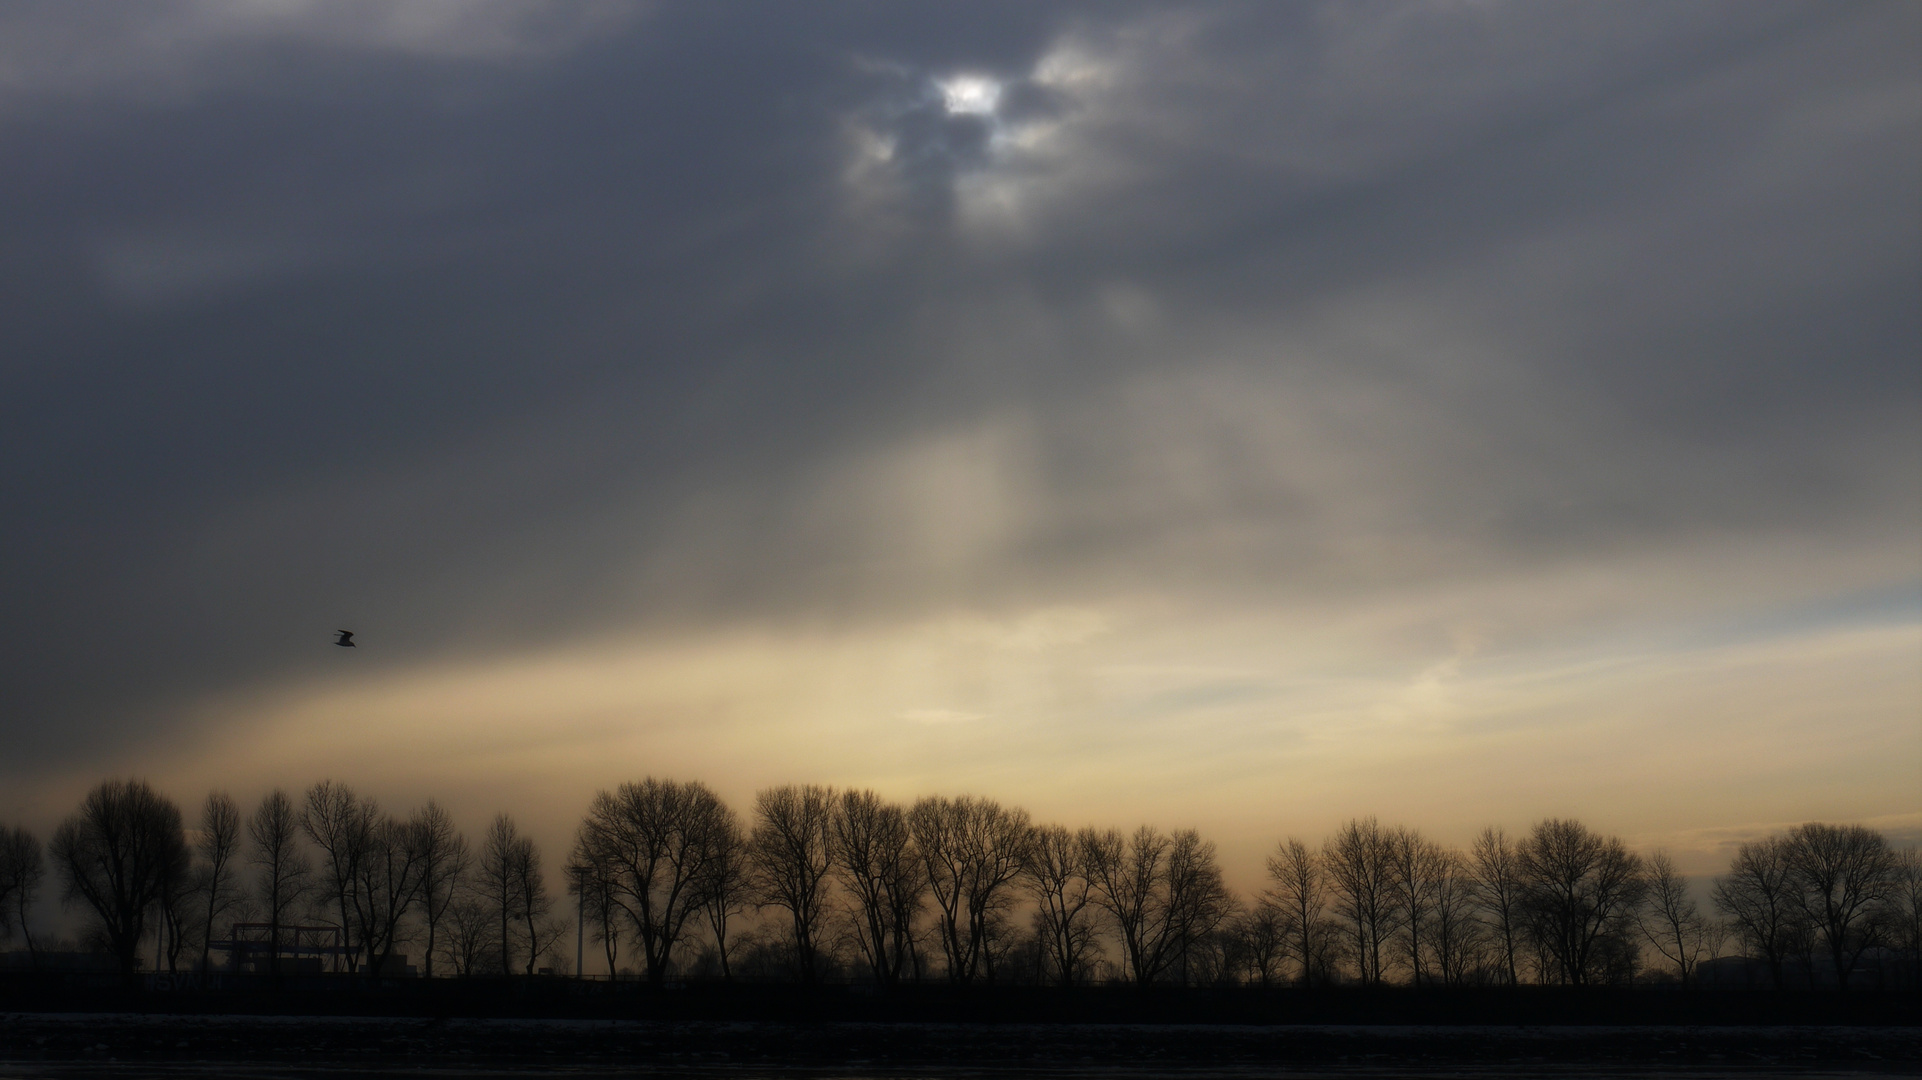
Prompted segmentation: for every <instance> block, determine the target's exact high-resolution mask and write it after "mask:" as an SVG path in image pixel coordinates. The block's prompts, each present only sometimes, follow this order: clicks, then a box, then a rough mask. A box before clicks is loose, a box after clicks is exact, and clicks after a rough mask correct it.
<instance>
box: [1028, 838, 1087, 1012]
mask: <svg viewBox="0 0 1922 1080" xmlns="http://www.w3.org/2000/svg"><path fill="white" fill-rule="evenodd" d="M1084 834H1085V835H1084ZM1095 835H1096V834H1095V831H1094V830H1093V829H1082V830H1081V833H1080V834H1076V833H1071V832H1069V831H1068V830H1067V829H1066V828H1064V827H1062V826H1060V825H1043V826H1040V827H1038V828H1036V829H1035V830H1034V833H1033V835H1032V837H1031V838H1030V841H1029V848H1028V858H1027V862H1026V865H1025V866H1024V867H1023V872H1024V877H1025V878H1026V881H1027V885H1028V892H1029V893H1030V894H1031V895H1032V896H1033V897H1034V899H1035V904H1036V911H1035V913H1034V930H1035V934H1036V936H1037V937H1038V938H1039V940H1040V943H1041V949H1042V958H1043V960H1044V961H1045V963H1046V965H1047V967H1048V968H1049V969H1051V970H1052V972H1053V974H1054V978H1055V980H1056V981H1057V982H1059V983H1060V984H1061V985H1062V986H1074V985H1076V984H1077V983H1081V982H1084V981H1086V979H1087V977H1088V974H1089V968H1090V967H1091V966H1092V965H1093V962H1094V960H1095V959H1096V958H1097V957H1098V956H1099V954H1100V949H1101V942H1100V938H1099V935H1098V933H1097V931H1096V926H1095V915H1096V914H1097V913H1098V912H1099V911H1100V908H1099V907H1098V905H1096V904H1095V898H1094V880H1093V878H1092V877H1090V876H1089V872H1088V871H1089V867H1088V857H1089V854H1090V852H1091V851H1092V850H1093V847H1094V843H1095Z"/></svg>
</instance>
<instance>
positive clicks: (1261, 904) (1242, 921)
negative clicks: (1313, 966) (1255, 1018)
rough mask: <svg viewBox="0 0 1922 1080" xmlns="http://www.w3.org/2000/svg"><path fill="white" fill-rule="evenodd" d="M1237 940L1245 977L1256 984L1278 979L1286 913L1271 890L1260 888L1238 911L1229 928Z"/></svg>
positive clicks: (1284, 944)
mask: <svg viewBox="0 0 1922 1080" xmlns="http://www.w3.org/2000/svg"><path fill="white" fill-rule="evenodd" d="M1231 929H1232V932H1233V933H1234V935H1235V937H1236V938H1237V940H1238V941H1239V943H1240V954H1241V958H1242V962H1243V966H1244V967H1245V969H1246V971H1247V973H1248V977H1249V978H1250V979H1251V980H1252V981H1253V982H1254V983H1255V985H1257V986H1263V987H1267V986H1274V985H1275V984H1277V983H1279V982H1280V981H1281V977H1282V965H1283V963H1284V962H1285V961H1286V960H1287V959H1288V939H1289V936H1290V934H1289V926H1288V914H1287V912H1286V911H1284V910H1283V909H1282V906H1281V904H1280V903H1279V902H1278V901H1277V900H1276V899H1275V897H1274V895H1273V894H1272V893H1268V892H1264V893H1263V894H1262V895H1261V896H1260V897H1258V898H1256V900H1255V903H1254V906H1252V907H1250V908H1249V909H1248V910H1246V911H1244V912H1242V913H1241V915H1240V916H1239V917H1237V918H1236V919H1235V921H1234V925H1233V927H1232V928H1231Z"/></svg>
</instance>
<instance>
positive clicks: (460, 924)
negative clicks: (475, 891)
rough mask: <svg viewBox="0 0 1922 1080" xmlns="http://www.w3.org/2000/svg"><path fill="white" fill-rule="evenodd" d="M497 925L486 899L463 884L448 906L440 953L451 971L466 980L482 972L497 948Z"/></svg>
mask: <svg viewBox="0 0 1922 1080" xmlns="http://www.w3.org/2000/svg"><path fill="white" fill-rule="evenodd" d="M499 934H500V928H499V926H498V925H497V924H496V922H495V920H494V912H492V911H491V910H489V909H488V905H487V903H486V901H485V900H483V899H481V898H480V897H478V896H475V895H472V894H471V893H470V892H469V890H468V889H467V888H466V887H463V888H462V889H461V890H460V892H459V893H458V895H456V897H455V899H454V901H453V902H452V903H450V904H449V905H448V906H447V933H446V936H445V937H443V938H442V939H441V955H442V956H443V957H444V958H445V959H446V960H447V964H448V966H449V967H451V968H453V969H454V974H455V975H456V976H458V977H460V978H463V979H469V978H472V977H474V976H475V975H479V974H482V973H483V972H484V971H485V970H486V969H487V967H488V965H489V963H490V961H492V960H493V959H494V958H495V954H496V953H497V952H498V951H499V946H500V940H499Z"/></svg>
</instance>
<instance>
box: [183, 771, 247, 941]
mask: <svg viewBox="0 0 1922 1080" xmlns="http://www.w3.org/2000/svg"><path fill="white" fill-rule="evenodd" d="M194 849H195V851H196V852H197V853H198V854H199V856H200V866H199V872H198V875H197V877H198V880H197V882H196V886H197V888H196V890H195V891H196V894H197V895H198V896H200V897H201V898H202V900H203V903H204V906H203V907H202V908H201V914H202V916H203V917H202V919H201V921H200V969H201V970H202V971H205V970H207V967H208V963H209V960H210V955H209V954H210V949H211V946H212V942H213V940H214V927H215V924H216V923H218V922H219V920H220V918H221V917H222V916H223V915H225V914H227V912H228V911H229V910H231V909H232V908H233V906H234V904H235V903H237V902H238V901H239V899H240V893H239V887H238V884H237V882H236V878H237V877H238V875H237V873H236V872H235V871H236V867H235V864H236V863H237V862H238V861H239V858H240V807H239V806H238V805H236V804H235V802H234V798H233V796H231V795H229V794H227V793H226V792H224V791H215V792H212V793H210V794H209V795H208V796H207V801H206V802H204V803H202V804H201V806H200V832H199V833H198V835H196V836H195V838H194Z"/></svg>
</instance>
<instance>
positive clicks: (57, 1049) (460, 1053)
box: [0, 1012, 1922, 1080]
mask: <svg viewBox="0 0 1922 1080" xmlns="http://www.w3.org/2000/svg"><path fill="white" fill-rule="evenodd" d="M1408 1074H1418V1075H1425V1076H1450V1077H1460V1078H1464V1080H1468V1078H1478V1077H1546V1076H1589V1077H1602V1076H1636V1077H1683V1076H1686V1077H1765V1076H1794V1077H1843V1076H1922V1027H1917V1026H1902V1025H1883V1026H1874V1027H1852V1026H1793V1025H1778V1026H1726V1027H1662V1026H1581V1027H1572V1026H1555V1027H1529V1026H1492V1025H1454V1026H1446V1027H1442V1026H1388V1025H1371V1026H1361V1025H1349V1026H1337V1025H1269V1026H1251V1025H1230V1024H1215V1025H1207V1024H1176V1025H1147V1024H1113V1025H1109V1024H932V1023H894V1024H882V1023H848V1022H822V1023H794V1022H722V1021H688V1022H673V1021H643V1020H563V1019H533V1020H528V1019H521V1020H514V1019H414V1018H393V1017H385V1018H370V1017H345V1016H335V1017H313V1016H233V1015H221V1016H206V1015H198V1016H180V1015H153V1014H127V1013H94V1014H81V1013H17V1012H16V1013H7V1014H0V1077H47V1078H56V1077H81V1076H105V1077H123V1078H146V1077H154V1078H159V1077H170V1078H171V1077H190V1076H234V1077H242V1076H244V1077H271V1078H289V1080H291V1078H309V1077H312V1078H319V1077H342V1076H349V1075H352V1076H373V1077H426V1078H432V1077H444V1078H449V1080H451V1078H455V1077H484V1076H529V1075H555V1076H573V1077H614V1076H638V1075H646V1076H658V1077H669V1078H686V1077H714V1078H717V1080H742V1078H750V1077H755V1078H758V1077H806V1078H825V1077H851V1078H876V1080H879V1078H886V1077H914V1078H923V1080H942V1078H963V1077H985V1078H1003V1077H1028V1076H1032V1077H1061V1078H1083V1077H1104V1076H1119V1077H1130V1078H1142V1080H1146V1078H1149V1077H1161V1076H1170V1077H1233V1078H1255V1077H1268V1076H1278V1077H1279V1076H1285V1077H1317V1076H1329V1077H1332V1076H1397V1075H1408Z"/></svg>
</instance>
